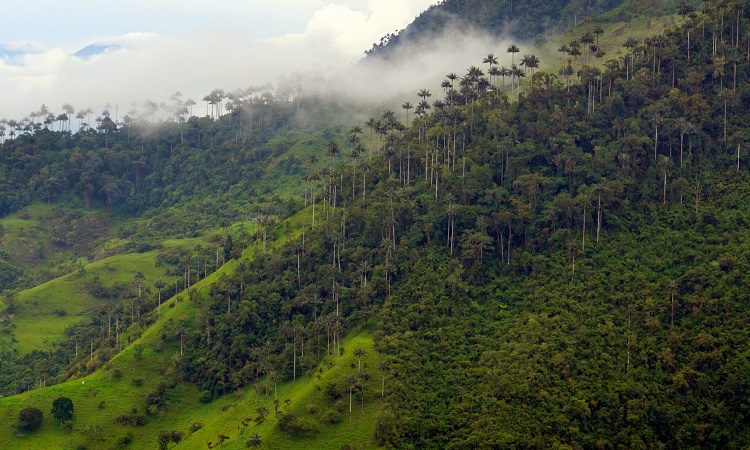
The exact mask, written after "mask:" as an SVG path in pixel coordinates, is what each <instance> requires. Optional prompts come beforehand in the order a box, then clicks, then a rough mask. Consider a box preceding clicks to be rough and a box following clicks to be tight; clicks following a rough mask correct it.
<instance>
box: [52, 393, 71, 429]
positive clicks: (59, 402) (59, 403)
mask: <svg viewBox="0 0 750 450" xmlns="http://www.w3.org/2000/svg"><path fill="white" fill-rule="evenodd" d="M52 417H54V418H55V419H57V420H59V421H60V425H62V423H63V422H65V421H68V420H71V419H72V418H73V401H72V400H70V399H69V398H67V397H58V398H56V399H55V401H53V402H52Z"/></svg>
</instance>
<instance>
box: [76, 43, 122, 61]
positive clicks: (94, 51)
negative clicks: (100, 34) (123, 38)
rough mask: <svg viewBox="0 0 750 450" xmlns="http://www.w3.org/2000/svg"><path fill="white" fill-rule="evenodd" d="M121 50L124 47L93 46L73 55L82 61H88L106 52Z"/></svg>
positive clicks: (111, 45) (113, 45)
mask: <svg viewBox="0 0 750 450" xmlns="http://www.w3.org/2000/svg"><path fill="white" fill-rule="evenodd" d="M121 48H122V46H120V45H116V44H91V45H87V46H86V47H84V48H82V49H80V50H78V51H77V52H75V53H73V56H77V57H79V58H81V59H88V58H93V57H94V56H97V55H101V54H102V53H104V52H107V51H113V50H119V49H121Z"/></svg>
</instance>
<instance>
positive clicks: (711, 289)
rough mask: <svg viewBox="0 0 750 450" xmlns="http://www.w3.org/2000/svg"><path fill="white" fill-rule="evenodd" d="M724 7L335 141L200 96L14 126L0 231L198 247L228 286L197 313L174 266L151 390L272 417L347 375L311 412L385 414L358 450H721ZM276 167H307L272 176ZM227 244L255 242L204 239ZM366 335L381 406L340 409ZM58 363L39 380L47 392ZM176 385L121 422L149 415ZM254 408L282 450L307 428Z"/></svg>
mask: <svg viewBox="0 0 750 450" xmlns="http://www.w3.org/2000/svg"><path fill="white" fill-rule="evenodd" d="M490 3H491V2H490ZM532 3H533V2H532ZM745 3H746V2H736V3H732V4H718V3H717V4H712V5H707V8H706V10H705V12H704V13H701V14H698V13H696V12H694V11H693V12H692V13H690V12H688V11H687V10H686V11H685V14H684V17H680V23H679V26H676V27H674V28H672V29H670V30H668V31H667V32H666V33H665V34H664V35H661V36H654V37H648V38H647V39H640V38H636V37H634V36H631V37H630V38H629V39H627V40H624V43H623V46H622V49H621V50H620V52H621V53H620V55H619V56H617V57H615V56H614V55H610V58H609V59H608V60H604V57H605V55H602V54H601V49H600V48H598V47H599V44H598V42H599V38H602V37H603V36H604V34H605V32H604V30H603V29H602V28H596V27H592V29H591V31H586V32H583V33H581V34H580V35H579V36H578V37H577V38H576V39H574V40H573V41H572V42H568V43H565V44H563V45H561V46H560V50H559V51H560V53H561V54H562V55H563V57H564V59H565V61H564V63H563V64H562V65H561V66H560V67H559V68H558V69H557V70H556V71H544V70H539V68H540V66H542V68H543V64H544V61H542V60H540V58H539V57H537V56H536V55H534V54H532V53H531V52H530V51H529V50H528V48H527V47H526V45H525V44H523V43H520V42H519V43H512V44H511V45H508V46H504V47H503V48H492V49H487V53H486V56H485V57H482V58H479V59H478V60H477V61H476V62H475V63H474V65H470V66H469V67H464V68H461V67H456V68H455V69H453V70H454V71H452V72H448V73H446V74H438V76H440V77H442V78H443V81H442V83H441V84H440V90H437V89H435V88H429V87H423V88H421V89H419V90H416V89H415V90H414V92H413V93H412V94H411V95H410V96H409V97H406V98H403V99H400V101H399V102H397V103H396V105H400V106H395V107H392V108H388V107H386V108H384V109H383V110H381V111H380V112H378V113H374V114H371V115H370V117H368V118H365V119H364V120H361V121H352V122H356V123H351V124H349V125H348V126H346V127H343V126H342V127H326V128H323V129H315V128H314V127H313V126H311V125H309V124H310V123H311V122H303V121H301V119H300V117H309V116H310V115H319V116H323V117H331V116H333V115H334V114H336V111H337V109H339V105H338V104H337V103H336V101H335V100H330V99H319V98H314V97H312V96H310V97H308V96H306V95H305V94H304V92H298V91H295V90H294V89H291V90H289V91H285V90H272V89H270V88H260V90H248V91H238V92H235V93H233V94H227V93H226V92H225V91H222V90H220V89H217V90H214V91H211V92H210V93H208V94H207V95H206V96H205V97H204V98H203V102H204V103H205V105H190V106H195V107H196V108H198V107H200V109H201V113H202V110H203V106H205V108H206V114H205V116H203V117H195V116H191V115H190V112H189V106H188V105H187V102H188V101H187V100H183V99H181V96H179V95H175V96H174V97H173V99H172V104H173V105H174V107H173V108H172V112H171V113H170V114H166V113H162V114H164V116H163V117H159V108H158V107H157V108H154V107H153V105H151V104H149V105H147V107H146V109H145V110H144V112H139V113H138V114H135V113H134V114H132V115H131V114H129V113H128V114H127V116H126V117H128V119H125V118H124V117H125V116H124V117H123V119H122V121H120V120H119V119H118V118H117V113H115V119H112V114H111V111H109V110H108V111H107V114H105V113H104V112H102V114H101V115H99V119H100V120H98V121H97V123H98V124H99V125H98V126H96V127H84V126H82V127H81V130H80V131H78V132H76V133H73V132H71V131H70V129H69V126H67V125H65V121H64V120H62V121H61V122H60V123H59V124H58V129H57V130H56V131H55V130H52V129H51V128H52V123H50V124H48V125H47V126H45V125H43V124H40V125H39V127H38V128H35V126H36V125H34V123H35V122H33V121H32V122H31V129H29V130H28V131H27V130H25V127H26V126H27V125H28V124H29V121H28V120H27V121H22V122H25V123H26V124H27V125H24V127H22V128H21V129H19V128H18V126H17V123H18V122H17V121H16V122H15V124H14V127H13V131H14V135H13V136H8V137H7V139H6V140H5V142H4V143H3V145H2V157H3V166H1V167H0V168H2V169H3V171H2V173H0V175H2V178H0V179H2V180H4V182H3V185H4V186H5V187H4V190H3V192H4V194H3V195H4V197H0V199H4V200H3V202H2V203H0V205H3V206H2V207H3V208H4V209H3V210H2V212H3V213H4V214H7V213H10V212H12V211H16V210H18V209H20V208H22V207H23V206H25V205H27V204H29V203H31V202H33V201H43V202H50V203H53V202H63V201H70V202H78V203H79V204H81V205H85V207H86V208H90V207H99V208H103V209H107V210H110V211H112V212H113V213H115V214H121V215H122V216H125V217H144V218H147V219H148V220H149V221H148V222H138V223H139V224H145V223H147V224H148V225H149V227H137V226H135V225H132V226H125V227H123V231H122V234H123V236H125V237H127V238H133V239H134V240H135V238H141V239H142V240H143V241H141V242H144V241H145V243H149V242H153V241H148V239H147V238H151V239H155V238H156V237H160V236H181V237H185V236H188V237H189V236H194V235H196V234H197V233H199V232H200V231H201V230H205V229H209V228H219V229H221V230H222V231H223V233H224V234H225V235H226V237H225V238H224V240H223V242H222V245H223V248H224V250H225V251H224V252H222V255H221V256H223V257H224V261H226V260H233V259H236V260H238V261H237V263H236V265H234V264H233V265H232V267H231V270H228V269H227V270H226V271H224V272H222V273H221V274H220V275H218V276H216V277H215V280H214V282H213V284H212V285H211V287H210V288H209V289H205V290H203V291H200V292H197V291H191V290H190V289H189V288H190V285H191V284H190V283H191V280H194V279H195V278H191V277H193V276H196V275H197V276H198V277H200V276H202V277H203V278H206V277H207V273H208V271H209V268H207V266H210V269H211V270H213V269H218V268H219V267H221V264H220V263H219V250H218V246H217V248H216V250H215V251H216V253H215V256H214V254H213V250H214V249H208V250H209V251H210V252H211V253H209V251H207V250H206V249H205V248H203V247H201V248H193V249H192V251H191V252H189V253H186V254H183V255H172V256H173V258H172V260H173V262H174V264H173V265H174V266H176V267H177V268H178V269H179V270H181V271H184V272H180V273H179V274H180V275H182V274H183V273H184V278H180V279H182V280H184V284H182V285H181V286H175V287H174V294H177V293H178V292H179V291H182V290H184V289H187V292H186V293H185V294H184V295H185V296H186V297H187V298H185V299H184V301H188V302H191V305H194V306H195V308H196V311H197V313H196V314H194V315H193V316H191V317H184V318H182V320H180V321H177V320H174V321H172V322H170V323H169V324H168V325H165V326H164V328H163V334H162V335H161V339H162V342H163V343H164V345H165V346H171V349H172V350H173V351H174V352H175V353H174V363H175V364H174V372H172V375H173V376H174V378H173V379H172V380H171V381H172V382H173V383H174V385H176V384H178V383H182V382H190V383H194V384H195V385H196V386H198V390H199V391H200V392H201V394H200V396H201V401H205V402H210V401H211V400H212V399H215V398H218V397H221V396H224V395H227V394H230V393H232V392H235V391H236V390H238V389H241V388H243V387H246V386H250V385H252V386H254V388H255V389H256V395H258V396H259V397H264V398H265V399H266V400H268V401H269V402H270V401H271V399H273V400H274V401H276V400H278V388H279V384H280V383H282V382H284V381H292V382H294V381H296V380H297V379H298V378H299V377H301V376H304V375H307V376H314V373H315V370H316V368H317V367H319V364H320V363H321V361H324V360H325V358H327V357H333V358H335V357H337V356H340V355H341V354H342V352H346V351H350V352H352V354H353V355H355V356H356V358H357V360H356V364H355V363H354V362H353V363H352V366H351V367H350V368H349V369H351V370H350V371H349V373H348V375H347V376H346V377H345V378H344V382H343V384H338V385H336V384H334V385H330V386H325V387H323V386H321V387H320V388H319V389H321V390H322V389H325V392H326V395H328V396H329V397H330V398H331V399H337V398H341V399H342V401H345V402H347V404H346V407H348V413H349V414H351V413H352V410H353V409H354V408H355V406H356V403H355V402H356V401H357V400H359V401H360V402H361V403H360V404H361V405H364V403H365V402H366V401H373V402H374V401H383V402H385V407H383V408H382V410H381V412H380V414H379V416H378V418H377V422H376V426H375V430H374V439H375V440H376V441H377V443H378V444H379V445H384V446H389V447H393V448H474V447H476V448H485V447H487V448H494V447H523V448H550V447H559V448H563V447H568V448H573V447H575V448H597V447H600V448H615V447H623V448H663V447H670V448H683V447H689V448H706V447H716V448H729V447H733V446H737V447H740V446H746V445H748V443H749V442H750V436H749V435H748V433H747V431H746V426H745V423H746V422H747V420H748V411H747V408H746V405H745V398H744V393H745V392H746V391H747V388H748V377H747V370H746V369H747V361H746V359H747V358H746V355H747V352H748V350H749V349H750V340H749V339H748V337H747V333H746V332H745V328H746V323H747V321H748V320H750V308H748V305H750V303H748V300H750V299H749V298H748V294H747V292H745V290H743V289H742V286H743V285H744V284H745V282H746V281H747V280H746V278H747V277H746V275H745V274H746V273H747V272H748V269H750V259H748V258H747V255H748V254H749V253H748V250H749V248H748V245H749V243H748V241H747V238H746V232H745V230H744V228H743V227H744V224H745V223H747V222H749V221H750V209H749V208H748V206H747V205H748V202H747V200H748V199H747V195H748V189H747V188H748V182H750V173H749V170H750V169H749V168H750V165H749V164H748V159H747V157H746V148H745V147H746V145H747V130H746V128H747V127H746V124H747V123H748V121H750V101H744V100H747V99H750V84H748V81H747V80H748V75H749V74H750V65H749V64H748V60H749V59H750V55H749V54H748V53H747V48H748V41H747V30H748V14H750V8H746V6H747V5H746V4H745ZM448 4H450V5H459V2H446V3H445V5H448ZM504 5H505V3H504ZM600 6H602V5H600ZM503 7H504V8H505V7H506V6H503ZM513 7H514V8H515V7H517V8H521V6H520V2H519V4H515V5H514V6H513ZM436 8H437V7H436ZM507 8H508V12H510V8H511V6H510V3H508V4H507ZM730 12H731V17H732V19H733V20H731V21H730V20H728V19H726V17H729V13H730ZM735 18H736V21H735ZM725 19H726V20H725ZM500 55H502V57H510V58H511V59H510V64H509V65H505V64H503V63H501V60H502V58H501V56H500ZM597 55H599V56H597ZM426 70H429V68H428V69H426ZM149 111H151V112H150V113H149ZM84 116H85V114H84ZM81 119H83V117H82V118H81ZM312 120H313V119H310V121H312ZM305 126H307V127H308V128H305ZM66 127H67V129H66ZM305 133H307V134H308V135H305ZM300 142H306V143H308V144H309V146H307V147H305V148H306V149H307V150H309V151H307V153H303V152H300V153H294V152H292V150H291V149H293V148H294V146H295V145H296V144H298V143H300ZM265 169H268V170H269V172H270V173H271V174H272V175H273V176H274V177H282V176H294V178H291V179H293V180H296V181H295V183H293V184H294V186H293V188H289V187H287V189H289V191H287V193H288V192H290V191H291V194H289V198H287V199H282V198H281V196H280V195H279V194H276V193H275V192H274V190H273V189H272V188H271V186H272V184H270V183H269V184H266V185H263V184H261V183H262V182H264V181H265V182H267V178H264V177H265V176H267V175H268V172H265ZM35 177H36V178H35ZM287 179H290V178H287ZM32 181H33V182H32ZM278 188H279V187H278V186H277V189H278ZM252 219H255V220H256V221H257V222H258V224H259V228H258V230H259V231H258V232H257V233H256V235H255V236H240V235H239V234H237V235H234V236H233V235H232V234H231V233H230V232H229V230H230V225H231V223H232V222H233V221H234V222H244V221H248V220H252ZM295 227H296V228H295ZM274 242H275V243H276V245H275V246H273V245H272V244H273V243H274ZM249 246H254V247H253V248H254V250H255V251H256V252H257V253H256V255H255V256H254V259H253V260H252V264H251V263H250V261H249V259H247V258H246V257H245V255H244V254H243V253H242V250H244V249H245V248H247V247H249ZM214 257H215V258H216V259H215V262H211V264H208V263H207V261H208V260H213V258H214ZM224 261H222V263H223V262H224ZM201 269H202V270H201ZM133 281H134V283H135V285H134V286H135V287H136V288H137V287H139V286H140V285H139V284H138V282H137V281H136V279H135V278H134V280H133ZM105 294H106V289H105V290H103V291H102V295H103V296H104V295H105ZM158 295H159V304H160V303H161V295H162V288H159V292H158ZM165 295H169V294H165ZM9 297H12V295H9ZM154 305H155V307H156V308H158V305H157V304H154ZM127 312H128V311H127V310H124V309H123V310H121V314H122V315H123V317H122V318H121V320H123V323H124V324H125V323H127V324H128V325H129V327H132V328H131V329H142V327H145V326H148V325H150V323H149V322H148V320H159V318H160V312H159V311H158V310H157V312H156V319H154V314H153V312H152V313H151V315H150V316H149V315H148V313H149V311H146V310H144V311H141V309H140V307H136V303H133V304H132V306H131V309H130V314H129V318H128V317H126V316H127V315H128V314H127ZM141 312H142V313H143V314H142V315H141ZM148 317H150V319H147V318H148ZM108 320H109V319H108ZM118 320H120V319H118ZM105 323H106V322H105V321H104V317H103V316H102V317H100V318H98V319H96V320H92V321H91V323H90V324H85V325H84V326H82V328H81V331H82V332H83V333H88V334H86V336H87V337H89V336H90V339H92V341H93V339H97V340H98V342H97V345H98V346H99V347H98V348H108V347H107V346H109V345H111V344H112V343H113V338H112V336H111V333H106V332H105V331H106V327H105ZM368 324H369V325H371V326H372V328H373V332H372V333H373V335H374V338H375V343H376V350H377V351H378V353H379V354H380V357H381V364H380V365H379V367H378V370H381V371H382V372H381V373H382V375H381V378H380V379H379V380H378V381H379V382H380V391H379V392H367V391H366V389H365V381H366V380H367V378H368V372H367V371H368V368H367V367H365V366H363V364H362V363H361V362H362V359H363V358H365V357H366V354H367V352H366V351H365V350H363V349H362V348H361V347H357V348H354V349H349V350H347V349H343V348H342V345H341V343H342V338H343V336H345V334H346V333H347V332H348V331H351V330H353V329H357V328H358V327H361V326H369V325H368ZM76 342H77V341H76ZM107 342H108V343H107ZM114 342H115V343H117V344H119V343H120V342H121V341H119V337H115V338H114ZM91 345H92V348H93V345H94V344H93V343H92V344H91ZM120 345H121V344H120ZM76 348H77V347H76ZM178 349H179V350H178ZM142 350H143V348H142V347H134V351H135V354H136V355H139V356H138V357H135V356H134V358H133V364H134V366H133V367H134V368H135V367H136V366H135V364H136V363H137V362H139V358H140V356H142ZM91 353H92V354H91V355H90V356H89V358H90V360H93V359H94V357H93V350H91ZM76 356H77V355H76ZM107 357H108V355H105V354H104V352H100V353H99V354H98V355H97V358H98V363H99V364H106V360H107ZM8 360H9V361H10V362H11V363H12V364H15V367H19V368H20V367H21V366H22V364H20V363H19V359H18V358H14V357H13V356H12V355H9V357H8ZM23 362H24V363H25V362H26V361H23ZM66 362H67V361H64V356H63V357H62V358H60V359H59V360H58V361H57V367H56V368H55V373H50V375H51V376H56V377H58V380H59V381H62V380H63V379H64V378H65V376H66V375H65V374H64V373H63V369H62V367H64V364H65V363H66ZM8 367H9V368H12V369H13V368H15V367H13V366H10V365H9V366H8ZM370 369H371V368H370ZM86 370H88V369H86ZM80 374H81V373H80V372H78V373H76V375H80ZM36 376H37V374H32V373H28V372H25V373H23V372H22V374H21V376H20V377H19V376H18V375H17V373H16V372H14V371H13V370H10V371H8V370H3V372H2V377H3V378H2V379H0V381H2V386H3V387H4V389H6V391H10V389H11V388H12V389H14V392H17V391H20V390H26V389H30V388H32V387H33V385H34V383H33V381H34V378H35V377H36ZM19 378H21V379H22V381H23V382H19ZM29 380H31V383H29V382H28V381H29ZM174 385H172V386H170V385H169V384H167V383H165V384H164V385H160V386H159V388H157V390H155V391H153V392H152V393H151V394H149V395H148V396H147V397H146V400H147V401H148V402H149V403H148V405H147V406H148V408H150V410H151V411H152V412H153V413H158V412H163V411H166V410H167V409H168V405H167V403H166V402H164V401H163V400H164V396H166V395H168V392H169V391H170V389H172V388H173V387H174ZM378 398H379V399H381V400H378ZM274 404H275V405H276V411H274V412H276V413H277V415H278V417H279V428H280V429H281V431H282V432H284V433H287V434H289V435H291V436H294V437H295V438H298V439H304V438H305V436H307V435H309V434H311V433H313V432H314V430H315V429H316V428H315V425H316V424H314V423H312V422H311V421H306V420H299V417H295V416H294V415H293V414H291V413H288V412H287V411H284V410H283V409H282V408H279V405H278V402H275V403H274ZM267 412H268V411H265V412H264V413H263V414H259V415H260V416H262V419H261V420H265V415H266V413H267ZM259 413H260V411H259ZM172 436H173V435H172V434H170V432H167V431H163V432H162V433H161V434H160V435H159V437H158V443H159V445H161V446H168V445H169V443H170V440H174V438H173V437H172ZM222 436H224V435H223V434H222V435H220V436H219V437H220V439H219V440H220V443H221V442H224V441H225V439H224V438H222ZM256 436H257V435H256ZM256 436H253V437H252V438H251V440H250V441H248V443H249V444H248V445H253V446H255V445H256V443H257V445H260V442H261V439H260V436H257V438H256ZM180 439H181V435H180ZM251 441H252V444H250V442H251ZM211 445H214V444H213V442H211Z"/></svg>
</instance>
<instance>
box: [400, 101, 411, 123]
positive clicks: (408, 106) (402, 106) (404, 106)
mask: <svg viewBox="0 0 750 450" xmlns="http://www.w3.org/2000/svg"><path fill="white" fill-rule="evenodd" d="M401 108H402V109H404V110H405V111H406V128H409V110H410V109H414V105H412V104H411V102H406V103H404V104H403V105H401Z"/></svg>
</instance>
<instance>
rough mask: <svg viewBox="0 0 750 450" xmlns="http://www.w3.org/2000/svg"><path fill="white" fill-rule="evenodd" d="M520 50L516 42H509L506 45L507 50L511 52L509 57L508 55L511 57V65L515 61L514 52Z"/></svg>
mask: <svg viewBox="0 0 750 450" xmlns="http://www.w3.org/2000/svg"><path fill="white" fill-rule="evenodd" d="M520 51H521V49H520V48H518V46H517V45H516V44H510V45H509V46H508V50H507V52H508V53H510V54H511V57H510V58H511V59H510V63H511V65H514V64H515V63H516V59H515V58H516V53H518V52H520Z"/></svg>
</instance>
